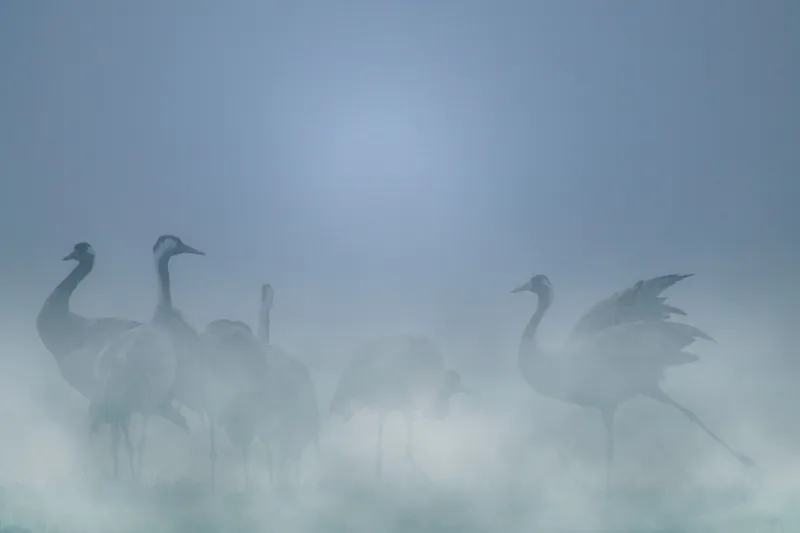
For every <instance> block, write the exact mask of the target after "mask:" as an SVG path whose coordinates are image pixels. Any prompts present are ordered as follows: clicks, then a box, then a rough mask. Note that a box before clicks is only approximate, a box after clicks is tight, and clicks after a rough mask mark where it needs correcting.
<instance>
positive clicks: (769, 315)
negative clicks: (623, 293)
mask: <svg viewBox="0 0 800 533" xmlns="http://www.w3.org/2000/svg"><path fill="white" fill-rule="evenodd" d="M388 4H389V3H388V2H380V3H379V2H316V3H310V2H261V3H257V2H238V3H234V2H225V3H222V2H191V3H189V2H185V3H179V2H136V3H134V2H127V3H123V2H113V3H112V2H92V3H90V2H85V3H81V2H40V3H34V2H3V3H2V4H0V69H1V70H0V71H1V72H2V80H3V81H2V83H0V172H2V175H3V178H2V182H1V183H2V184H1V185H0V227H2V228H3V230H2V232H0V245H2V249H3V250H5V253H4V258H3V260H4V270H5V272H6V277H5V281H4V282H3V289H2V293H3V294H9V295H10V297H9V298H8V299H7V301H9V302H13V303H14V305H13V306H5V309H4V310H3V312H4V313H5V314H7V315H8V316H9V317H10V316H11V315H13V316H15V317H16V318H17V319H18V320H19V323H20V324H23V325H24V326H25V327H26V328H30V334H31V335H35V333H34V330H33V319H34V316H35V313H36V311H37V309H38V307H39V306H40V305H41V301H42V299H43V298H44V297H45V296H46V294H47V292H49V291H50V290H51V288H52V287H53V286H54V285H55V283H57V281H58V280H59V279H60V278H61V277H62V276H63V275H65V274H66V272H67V270H68V267H67V266H66V265H64V264H63V263H62V262H61V261H60V258H61V257H62V256H63V255H65V254H66V253H68V252H69V251H70V250H71V248H72V246H73V244H74V243H75V242H77V241H81V240H87V241H89V242H91V244H92V245H93V246H94V248H95V250H96V251H97V254H98V262H97V266H96V269H95V272H94V273H93V274H92V276H91V278H90V280H88V281H87V282H86V285H85V286H84V287H82V288H81V289H79V291H78V293H76V304H75V305H76V307H79V310H80V311H81V312H82V313H84V314H87V315H100V316H102V315H123V316H135V317H138V318H144V317H146V316H147V315H148V313H149V312H150V311H149V310H150V309H151V306H152V305H153V303H154V300H155V297H154V295H153V290H154V283H153V281H152V277H153V275H152V272H151V265H150V249H151V246H152V244H153V243H154V242H155V239H156V237H158V235H160V234H162V233H167V232H169V233H175V234H177V235H179V236H181V237H182V238H183V239H184V240H185V241H186V242H187V243H189V244H191V245H193V246H196V247H198V248H201V249H202V250H204V251H206V252H207V253H208V256H207V257H206V258H195V257H186V258H183V257H182V258H179V259H177V260H175V261H174V262H173V265H174V266H173V277H174V278H175V282H174V285H175V287H174V290H175V292H176V295H175V301H176V304H177V305H178V306H179V307H180V308H182V309H183V310H184V311H185V312H186V313H187V315H188V316H189V317H190V318H191V319H193V320H195V321H196V323H198V324H202V323H204V322H205V321H207V320H209V319H212V318H216V317H219V316H235V317H237V318H243V319H246V320H248V321H252V320H254V317H255V313H256V305H257V298H258V296H257V294H258V287H259V285H260V283H262V282H263V281H270V282H272V283H273V284H274V285H275V286H276V291H277V293H276V294H277V296H276V298H277V299H276V314H278V315H280V314H283V316H284V317H285V321H286V322H287V323H292V324H294V325H295V327H299V324H306V325H307V326H308V328H312V327H322V326H323V325H327V326H329V327H330V328H331V329H336V328H337V326H341V325H342V324H345V323H346V324H349V327H355V326H354V325H356V324H359V323H361V321H364V322H365V323H366V322H368V321H381V320H384V321H392V320H397V321H403V320H406V319H408V320H411V323H413V324H417V323H424V322H426V321H427V322H428V323H430V324H431V327H432V328H433V329H436V328H439V329H440V330H442V331H448V332H449V333H453V331H456V330H459V328H461V329H463V328H464V327H465V326H466V325H468V324H470V325H471V324H476V323H479V322H480V321H482V320H484V319H487V320H494V321H501V320H502V321H503V322H504V323H507V324H508V325H507V328H508V329H507V330H508V331H511V332H514V335H515V336H516V335H518V333H519V330H520V329H521V327H522V324H523V323H524V320H525V314H526V313H527V312H528V311H527V309H528V308H529V307H530V306H531V301H530V300H526V301H524V302H523V301H522V300H519V299H511V298H509V297H508V295H507V293H508V290H509V289H510V288H512V287H513V286H514V285H516V284H517V283H519V282H521V281H523V280H524V279H526V278H527V277H529V276H530V275H532V274H534V273H538V272H542V273H546V274H548V275H549V276H550V277H551V279H552V280H553V283H554V284H555V286H556V291H557V295H558V298H559V300H558V303H560V304H561V305H562V307H560V308H559V309H560V310H559V311H554V314H556V315H558V316H561V315H562V314H563V317H564V320H565V323H570V324H571V323H574V321H575V319H577V314H578V313H579V312H580V311H583V310H584V309H586V308H588V306H589V305H591V304H592V303H594V301H596V300H597V299H598V298H600V297H603V296H606V295H607V294H609V293H610V292H612V291H614V290H616V289H619V288H622V287H624V286H626V285H629V284H631V283H633V282H634V281H636V280H637V279H640V278H642V277H647V276H652V275H658V274H661V273H664V272H671V271H679V272H696V273H697V274H698V276H697V277H696V278H693V280H692V281H691V284H692V285H691V288H689V287H688V286H687V287H686V288H685V289H681V290H682V292H681V294H682V295H687V294H690V293H691V294H695V295H697V296H696V297H697V298H698V299H702V300H703V301H705V302H706V303H707V305H712V304H719V305H728V306H729V307H727V308H726V310H727V311H728V312H729V314H731V316H736V317H739V318H742V319H745V318H747V317H748V316H749V315H754V314H757V315H758V317H754V319H761V320H765V321H766V320H769V321H775V320H786V322H785V324H786V328H787V329H786V331H788V327H789V323H790V322H791V321H794V320H795V319H796V318H797V311H795V310H794V305H793V304H794V296H793V295H796V294H797V292H798V291H797V289H796V288H795V285H790V284H789V282H790V281H793V280H794V278H793V276H795V275H796V270H797V269H796V265H797V264H798V259H799V258H800V255H799V254H798V250H799V248H800V247H799V245H798V242H797V237H796V235H797V233H796V231H797V228H798V227H800V226H798V215H797V214H796V205H797V198H798V192H800V185H798V184H797V176H798V171H799V170H800V155H798V154H799V153H800V152H798V150H797V146H798V140H800V120H798V118H799V117H800V106H798V102H797V95H798V94H800V76H798V72H797V53H798V51H800V34H798V32H797V28H798V27H800V4H798V3H797V2H793V1H790V0H786V1H777V0H775V1H770V2H752V1H750V2H742V1H733V0H724V1H722V0H720V1H706V2H677V1H675V2H633V1H627V2H622V1H613V2H612V1H604V2H577V1H576V2H555V1H553V2H533V1H529V2H522V1H520V2H486V1H483V2H478V1H467V0H462V1H440V2H422V1H415V2H394V3H393V5H392V6H391V7H390V6H389V5H388ZM685 283H687V284H688V283H689V282H685ZM31 295H33V296H31ZM790 295H792V296H790ZM683 297H684V298H685V297H686V296H683ZM684 301H685V300H684ZM736 306H739V307H738V308H737V307H736ZM790 311H791V312H792V313H794V314H793V315H792V317H791V318H786V313H788V312H790ZM501 313H504V314H501ZM709 314H710V313H709ZM412 315H413V316H416V317H417V318H414V319H413V320H412V319H411V318H409V317H411V316H412ZM759 317H760V318H759ZM507 319H508V320H511V321H510V322H508V320H507ZM775 323H776V324H777V323H778V322H775ZM276 327H277V326H276ZM504 327H506V326H504ZM448 328H449V329H448ZM23 331H26V332H27V330H23ZM504 331H505V330H504ZM276 337H277V338H280V337H281V335H280V334H279V333H276ZM511 340H512V341H513V338H512V339H511ZM474 342H478V343H479V342H480V341H479V340H474Z"/></svg>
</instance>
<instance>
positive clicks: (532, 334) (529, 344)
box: [519, 291, 552, 359]
mask: <svg viewBox="0 0 800 533" xmlns="http://www.w3.org/2000/svg"><path fill="white" fill-rule="evenodd" d="M537 294H538V302H537V305H536V311H535V312H534V313H533V316H532V317H531V319H530V320H529V321H528V325H527V326H525V331H523V332H522V340H521V341H520V346H519V358H520V359H524V358H529V357H533V356H534V355H535V354H536V353H537V352H538V346H537V343H536V332H537V331H538V329H539V324H540V323H541V321H542V318H544V315H545V313H546V312H547V310H548V309H550V305H551V304H552V298H551V296H550V294H549V293H547V292H544V291H542V292H539V293H537Z"/></svg>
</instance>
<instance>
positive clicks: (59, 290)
mask: <svg viewBox="0 0 800 533" xmlns="http://www.w3.org/2000/svg"><path fill="white" fill-rule="evenodd" d="M92 268H94V257H86V258H85V259H82V260H80V261H79V262H78V264H77V265H75V268H73V269H72V271H71V272H70V273H69V274H67V277H65V278H64V280H63V281H62V282H61V283H59V284H58V285H57V286H56V288H55V289H53V292H51V293H50V296H48V297H47V300H46V301H45V307H47V308H49V309H51V310H59V311H63V312H69V299H70V296H72V293H73V292H74V291H75V289H76V288H77V286H78V284H80V282H81V281H83V280H84V278H86V276H88V275H89V273H90V272H91V271H92Z"/></svg>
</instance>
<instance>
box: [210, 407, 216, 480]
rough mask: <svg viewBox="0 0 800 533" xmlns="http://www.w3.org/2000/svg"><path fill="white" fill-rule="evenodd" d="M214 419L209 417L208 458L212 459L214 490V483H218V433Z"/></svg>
mask: <svg viewBox="0 0 800 533" xmlns="http://www.w3.org/2000/svg"><path fill="white" fill-rule="evenodd" d="M214 425H215V424H214V419H212V418H211V417H209V418H208V440H209V444H210V451H209V452H208V458H209V460H210V461H211V490H214V485H215V484H216V479H215V478H216V473H217V445H216V434H215V431H214V430H215V427H214Z"/></svg>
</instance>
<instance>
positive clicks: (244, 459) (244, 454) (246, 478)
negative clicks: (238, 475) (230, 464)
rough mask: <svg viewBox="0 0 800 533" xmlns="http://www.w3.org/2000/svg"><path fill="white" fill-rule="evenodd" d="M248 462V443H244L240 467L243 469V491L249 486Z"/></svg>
mask: <svg viewBox="0 0 800 533" xmlns="http://www.w3.org/2000/svg"><path fill="white" fill-rule="evenodd" d="M249 462H250V445H249V444H245V445H244V446H242V469H243V471H244V491H245V492H247V490H248V489H249V488H250V475H249V469H248V463H249Z"/></svg>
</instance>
